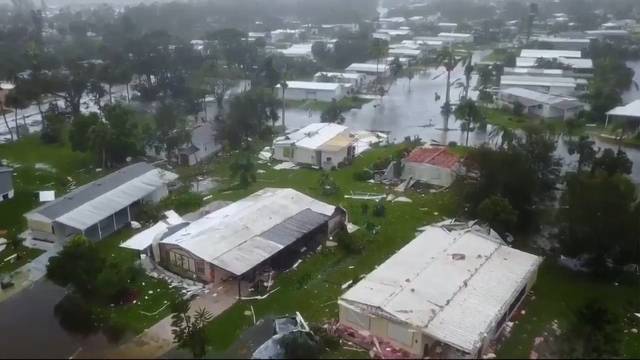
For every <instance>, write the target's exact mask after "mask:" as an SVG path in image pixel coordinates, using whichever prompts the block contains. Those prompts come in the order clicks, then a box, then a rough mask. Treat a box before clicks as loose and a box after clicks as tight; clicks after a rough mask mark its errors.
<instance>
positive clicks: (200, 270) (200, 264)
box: [196, 260, 204, 275]
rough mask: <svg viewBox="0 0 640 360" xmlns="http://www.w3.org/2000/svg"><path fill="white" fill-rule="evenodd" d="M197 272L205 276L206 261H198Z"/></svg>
mask: <svg viewBox="0 0 640 360" xmlns="http://www.w3.org/2000/svg"><path fill="white" fill-rule="evenodd" d="M196 272H197V273H198V274H200V275H204V261H202V260H198V261H196Z"/></svg>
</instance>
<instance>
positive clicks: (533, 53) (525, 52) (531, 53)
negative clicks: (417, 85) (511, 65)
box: [520, 49, 582, 59]
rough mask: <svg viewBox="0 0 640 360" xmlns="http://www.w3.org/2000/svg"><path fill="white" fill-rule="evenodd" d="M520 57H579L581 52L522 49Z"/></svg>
mask: <svg viewBox="0 0 640 360" xmlns="http://www.w3.org/2000/svg"><path fill="white" fill-rule="evenodd" d="M520 56H521V57H529V58H545V59H557V58H561V57H563V58H577V59H579V58H581V57H582V52H580V51H571V50H540V49H522V51H520Z"/></svg>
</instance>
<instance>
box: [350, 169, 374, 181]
mask: <svg viewBox="0 0 640 360" xmlns="http://www.w3.org/2000/svg"><path fill="white" fill-rule="evenodd" d="M353 179H354V180H356V181H369V180H371V179H373V171H371V170H369V169H362V170H359V171H356V172H355V173H353Z"/></svg>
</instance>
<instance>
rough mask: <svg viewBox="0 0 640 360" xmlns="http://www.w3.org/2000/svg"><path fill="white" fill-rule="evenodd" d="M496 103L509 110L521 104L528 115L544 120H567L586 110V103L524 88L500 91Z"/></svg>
mask: <svg viewBox="0 0 640 360" xmlns="http://www.w3.org/2000/svg"><path fill="white" fill-rule="evenodd" d="M496 101H497V103H498V105H501V106H506V107H509V108H513V106H514V105H515V104H516V103H520V104H521V105H522V106H524V108H525V111H524V113H525V114H526V115H529V116H535V117H541V118H543V119H561V120H567V119H571V118H574V117H576V115H577V114H578V113H579V112H580V111H582V110H585V109H586V105H585V104H584V103H581V102H580V101H578V99H576V98H573V97H566V96H555V95H549V94H544V93H541V92H537V91H532V90H527V89H522V88H509V89H504V90H500V91H499V92H498V96H497V97H496Z"/></svg>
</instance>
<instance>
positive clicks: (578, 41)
mask: <svg viewBox="0 0 640 360" xmlns="http://www.w3.org/2000/svg"><path fill="white" fill-rule="evenodd" d="M532 40H535V41H540V42H548V43H562V44H565V43H569V44H584V45H589V43H590V41H589V39H578V38H564V37H554V36H538V37H535V38H533V39H532Z"/></svg>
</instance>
